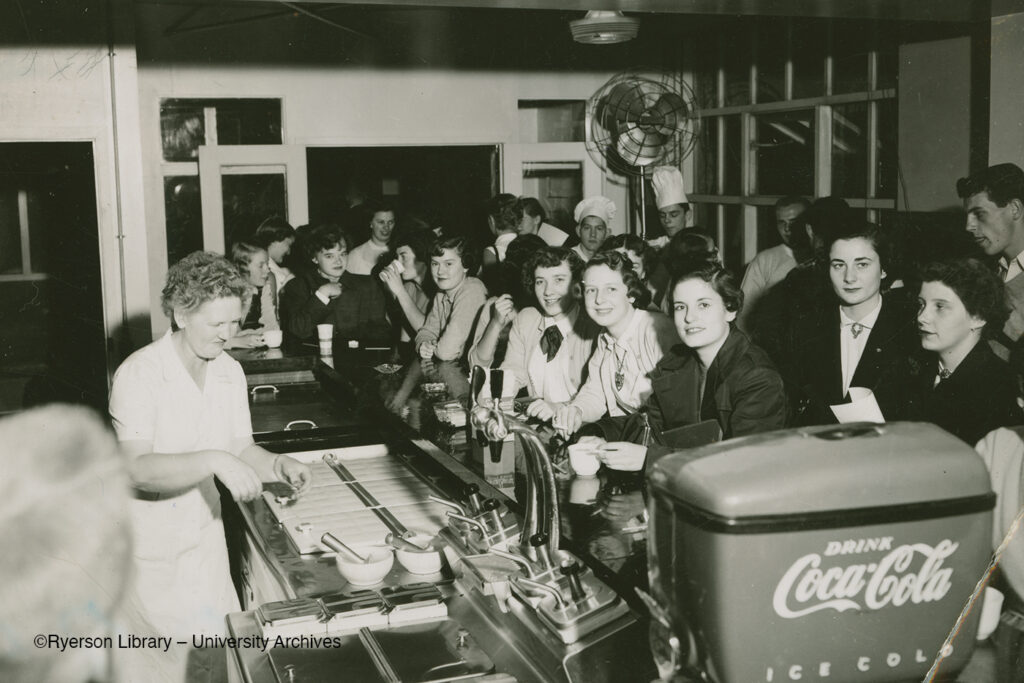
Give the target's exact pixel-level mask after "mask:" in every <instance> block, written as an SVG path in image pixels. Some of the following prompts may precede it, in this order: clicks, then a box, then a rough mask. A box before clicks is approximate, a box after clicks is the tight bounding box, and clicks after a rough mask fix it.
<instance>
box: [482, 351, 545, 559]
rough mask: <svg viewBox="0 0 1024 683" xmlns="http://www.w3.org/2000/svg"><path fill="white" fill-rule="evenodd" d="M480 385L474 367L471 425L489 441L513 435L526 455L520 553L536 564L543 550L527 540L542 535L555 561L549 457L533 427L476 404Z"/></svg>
mask: <svg viewBox="0 0 1024 683" xmlns="http://www.w3.org/2000/svg"><path fill="white" fill-rule="evenodd" d="M483 383H484V369H483V368H481V367H480V366H479V365H477V366H474V367H473V374H472V376H471V381H470V385H471V392H470V397H469V419H470V423H471V424H472V426H473V427H474V428H475V429H478V430H479V431H480V432H482V433H483V434H484V436H486V437H487V438H488V439H490V440H492V441H501V440H502V439H504V438H505V437H506V436H507V435H508V434H510V433H511V434H515V435H516V436H518V437H519V439H520V441H521V442H522V444H523V452H524V454H525V455H526V505H525V507H526V515H525V518H524V519H523V530H522V534H521V535H520V537H519V549H520V552H521V553H522V554H523V555H525V556H526V557H528V558H529V559H530V560H532V561H533V562H537V561H539V560H540V559H541V557H543V556H544V555H545V553H544V552H543V550H541V551H540V552H538V547H535V546H534V545H532V544H531V543H530V538H531V537H533V536H534V535H536V534H539V533H542V534H545V535H546V536H547V543H546V544H544V546H545V547H546V549H547V553H546V554H547V556H549V557H556V551H557V550H558V546H559V543H560V540H561V528H560V523H561V517H559V512H558V491H557V489H556V488H555V470H554V468H553V467H552V466H551V456H549V455H548V452H547V449H546V448H545V447H544V442H543V441H541V438H540V435H538V434H537V432H536V430H534V429H533V427H531V426H529V425H528V424H526V423H525V422H523V421H522V420H520V419H518V418H516V417H513V416H511V415H506V414H504V413H502V412H501V410H500V408H499V406H498V402H497V401H493V402H490V401H486V399H485V401H479V400H478V394H479V393H480V390H481V389H482V388H483Z"/></svg>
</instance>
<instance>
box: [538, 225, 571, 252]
mask: <svg viewBox="0 0 1024 683" xmlns="http://www.w3.org/2000/svg"><path fill="white" fill-rule="evenodd" d="M537 236H538V237H540V238H541V239H542V240H544V242H546V243H547V245H548V246H549V247H560V246H562V245H563V244H565V241H566V240H567V239H569V233H567V232H565V231H563V230H559V229H558V228H556V227H555V226H553V225H549V224H547V223H541V224H540V228H538V229H537Z"/></svg>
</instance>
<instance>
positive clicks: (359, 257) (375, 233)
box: [346, 203, 395, 275]
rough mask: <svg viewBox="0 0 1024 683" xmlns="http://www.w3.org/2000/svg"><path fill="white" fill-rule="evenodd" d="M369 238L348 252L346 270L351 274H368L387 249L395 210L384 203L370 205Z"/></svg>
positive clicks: (393, 226)
mask: <svg viewBox="0 0 1024 683" xmlns="http://www.w3.org/2000/svg"><path fill="white" fill-rule="evenodd" d="M368 213H369V214H370V239H368V240H366V241H365V242H363V243H362V244H360V245H359V246H358V247H356V248H355V249H353V250H352V251H350V252H349V253H348V266H347V268H346V270H347V271H348V272H349V273H352V274H353V275H369V274H370V273H371V272H372V271H373V269H374V267H375V266H376V265H377V261H378V260H379V259H380V257H381V256H382V255H383V254H386V253H387V251H388V248H389V247H388V242H390V241H391V235H392V234H394V232H395V211H394V209H393V208H392V207H391V206H390V205H388V204H385V203H378V204H375V205H373V206H372V208H371V210H370V212H368Z"/></svg>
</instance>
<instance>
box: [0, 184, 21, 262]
mask: <svg viewBox="0 0 1024 683" xmlns="http://www.w3.org/2000/svg"><path fill="white" fill-rule="evenodd" d="M21 272H22V265H21V220H20V218H19V214H18V188H17V187H16V186H10V187H2V188H0V275H11V274H21Z"/></svg>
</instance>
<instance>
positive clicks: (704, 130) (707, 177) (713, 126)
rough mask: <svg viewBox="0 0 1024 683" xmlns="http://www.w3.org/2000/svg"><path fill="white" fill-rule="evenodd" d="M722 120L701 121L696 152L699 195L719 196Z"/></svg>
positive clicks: (696, 179)
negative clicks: (719, 138) (719, 132)
mask: <svg viewBox="0 0 1024 683" xmlns="http://www.w3.org/2000/svg"><path fill="white" fill-rule="evenodd" d="M720 121H721V119H719V118H717V117H714V118H706V119H703V120H702V121H701V130H700V141H699V142H698V143H697V148H696V149H695V150H694V155H695V158H696V167H695V169H694V170H695V173H696V174H697V177H696V178H695V179H694V180H695V181H696V188H697V194H718V180H717V179H718V126H719V122H720Z"/></svg>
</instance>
